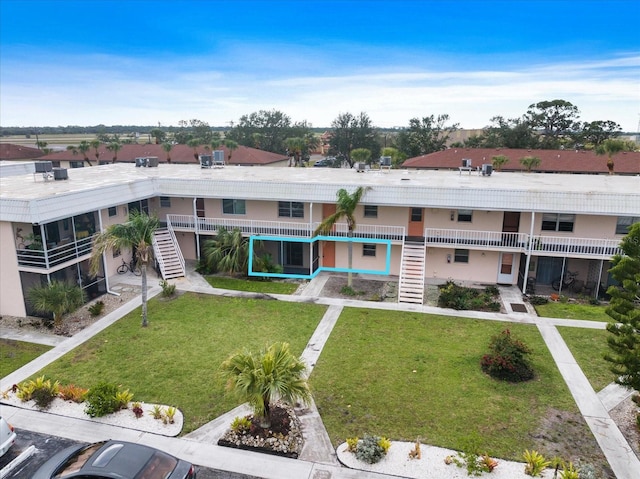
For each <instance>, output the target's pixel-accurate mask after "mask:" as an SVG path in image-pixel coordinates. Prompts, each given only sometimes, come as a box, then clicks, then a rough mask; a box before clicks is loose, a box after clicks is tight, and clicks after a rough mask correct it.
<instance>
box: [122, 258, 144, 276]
mask: <svg viewBox="0 0 640 479" xmlns="http://www.w3.org/2000/svg"><path fill="white" fill-rule="evenodd" d="M116 271H117V272H118V274H125V273H127V272H129V271H131V272H132V273H133V274H135V275H136V276H140V275H141V274H142V270H141V269H140V266H138V264H137V263H136V261H135V260H134V259H133V258H131V261H129V262H128V263H127V262H126V261H125V260H124V258H122V264H121V265H120V266H118V267H117V268H116Z"/></svg>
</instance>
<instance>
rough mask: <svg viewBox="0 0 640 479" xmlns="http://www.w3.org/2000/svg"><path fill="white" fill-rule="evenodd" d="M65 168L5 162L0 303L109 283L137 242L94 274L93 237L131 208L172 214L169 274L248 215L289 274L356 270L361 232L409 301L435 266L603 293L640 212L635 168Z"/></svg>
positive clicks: (372, 257)
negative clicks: (621, 171)
mask: <svg viewBox="0 0 640 479" xmlns="http://www.w3.org/2000/svg"><path fill="white" fill-rule="evenodd" d="M65 176H66V178H67V179H60V180H55V179H48V180H45V179H44V178H42V177H40V176H38V175H33V174H27V175H25V174H21V175H16V176H11V177H3V176H2V175H0V241H1V243H2V245H3V247H2V250H1V252H0V265H1V268H0V314H7V315H15V316H24V315H25V314H27V313H28V312H29V308H28V305H27V304H26V302H25V297H26V294H27V291H28V290H29V289H30V288H31V287H32V286H33V285H35V284H41V283H42V282H46V281H49V280H51V279H56V278H57V279H65V280H68V281H74V282H77V283H78V284H80V285H81V286H82V287H83V288H85V289H86V291H87V293H88V295H89V296H90V297H91V296H95V295H98V294H102V293H104V292H106V291H108V290H109V278H110V277H111V276H113V275H114V274H115V271H116V268H117V267H118V266H119V265H120V264H121V263H122V261H123V260H127V261H128V260H129V259H130V257H131V253H130V252H124V251H123V252H120V251H111V252H107V253H106V254H105V255H104V258H103V267H102V271H101V272H100V274H99V275H98V276H97V277H96V278H92V277H90V276H89V275H88V260H89V258H90V255H91V241H92V237H93V235H94V234H95V233H96V232H98V231H100V230H103V229H104V228H106V227H107V226H109V225H110V224H113V223H117V222H124V221H126V219H127V216H128V213H129V211H131V210H132V209H139V210H143V211H146V212H149V213H153V214H156V215H157V216H158V217H159V218H160V220H161V222H162V223H163V226H164V225H166V230H164V231H163V232H161V233H160V235H159V239H158V243H157V244H156V245H155V247H156V251H157V256H158V258H159V263H160V265H159V266H160V269H161V271H163V274H169V273H168V271H169V270H170V269H171V266H170V265H171V263H173V262H177V263H179V264H183V263H184V259H185V258H186V259H194V260H195V259H198V258H199V257H200V252H201V250H202V244H203V241H205V240H207V239H210V238H212V236H213V235H215V234H216V232H217V231H218V230H219V228H221V227H225V228H227V229H232V228H239V229H241V231H242V232H243V234H244V235H245V236H247V237H249V238H251V244H252V247H254V248H255V250H256V251H260V252H269V253H271V255H272V257H273V259H274V260H275V262H277V263H278V264H280V265H282V266H283V268H284V273H283V275H284V276H292V277H298V278H310V277H313V276H314V275H315V274H317V273H318V272H320V271H323V270H325V271H347V265H348V261H347V250H348V243H349V242H351V243H352V246H353V252H354V253H353V270H354V271H357V272H365V273H370V274H381V275H391V276H397V277H398V278H399V301H404V302H415V303H421V302H422V301H423V296H422V294H423V291H424V281H425V278H435V279H439V280H442V281H445V280H447V279H454V280H460V281H474V282H481V283H487V284H496V283H499V284H512V285H515V284H517V285H519V286H520V287H521V288H523V289H524V288H526V287H527V282H528V283H529V284H531V283H532V282H533V281H535V282H536V283H537V285H545V284H550V283H551V282H552V281H553V280H554V279H556V277H559V276H562V275H563V274H564V272H566V271H567V270H570V271H578V278H579V279H580V280H581V281H583V284H584V286H586V287H588V288H587V289H586V291H587V293H588V294H597V290H598V289H600V285H606V284H607V283H608V275H607V270H608V262H609V260H610V259H611V257H612V255H614V254H616V253H618V252H619V249H618V244H619V241H620V239H621V238H622V236H623V235H624V234H625V232H626V229H627V227H628V226H629V225H630V224H632V223H633V222H636V221H638V220H639V218H638V217H640V177H636V176H608V175H607V176H598V175H580V176H579V177H577V176H575V175H561V174H553V175H549V174H546V175H543V174H535V173H530V174H527V173H515V172H514V173H500V172H494V173H493V174H492V175H486V176H482V175H479V174H478V173H477V172H475V171H427V170H391V171H389V170H381V171H367V172H365V173H358V172H357V171H356V170H355V169H333V168H321V169H320V168H287V169H283V168H272V167H261V168H243V167H239V166H231V167H230V166H227V167H224V168H200V167H199V166H197V165H178V164H161V165H159V166H158V167H152V168H146V167H136V166H135V165H134V164H109V165H102V166H94V167H90V168H89V167H87V168H78V169H72V170H69V171H68V172H67V175H62V177H65ZM358 186H365V187H369V190H368V191H367V193H366V195H365V196H364V198H363V200H362V202H361V204H360V206H359V207H358V209H357V211H356V219H357V227H356V230H355V234H354V237H353V238H348V237H347V229H346V225H345V224H338V225H336V228H335V230H334V231H333V232H332V233H331V234H330V235H328V236H322V237H318V236H315V235H314V231H315V230H316V227H317V225H318V224H319V223H320V222H321V221H322V219H323V218H324V217H326V216H327V215H329V214H331V213H332V212H333V211H335V201H336V192H337V191H338V190H339V189H340V188H344V189H346V190H347V191H349V192H351V191H353V190H355V188H357V187H358ZM160 236H162V238H160ZM167 245H168V246H167ZM178 269H180V268H178ZM177 274H180V273H179V272H178V273H177Z"/></svg>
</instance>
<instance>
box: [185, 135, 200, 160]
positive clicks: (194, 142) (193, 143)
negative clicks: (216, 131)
mask: <svg viewBox="0 0 640 479" xmlns="http://www.w3.org/2000/svg"><path fill="white" fill-rule="evenodd" d="M201 144H202V141H201V140H200V138H192V139H190V140H189V141H187V146H189V147H191V148H193V157H194V158H195V159H196V161H198V147H199V146H200V145H201Z"/></svg>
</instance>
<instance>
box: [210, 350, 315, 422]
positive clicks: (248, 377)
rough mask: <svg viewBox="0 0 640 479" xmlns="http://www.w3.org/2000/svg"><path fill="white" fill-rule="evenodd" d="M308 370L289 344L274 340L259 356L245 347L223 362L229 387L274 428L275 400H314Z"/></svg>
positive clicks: (293, 401) (255, 413) (256, 414)
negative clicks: (308, 380) (292, 351)
mask: <svg viewBox="0 0 640 479" xmlns="http://www.w3.org/2000/svg"><path fill="white" fill-rule="evenodd" d="M306 370H307V367H306V365H305V363H304V361H302V360H301V359H299V358H297V357H296V356H294V355H293V354H292V353H291V351H290V349H289V344H288V343H274V344H272V345H271V346H269V347H266V348H264V349H262V350H261V351H260V352H259V353H258V354H257V355H255V354H253V353H251V352H250V351H248V350H246V349H245V350H244V351H242V352H240V353H236V354H233V355H231V356H230V357H229V358H228V359H227V360H226V361H224V362H223V363H222V365H221V371H222V375H223V377H224V378H226V379H227V390H229V391H233V392H235V393H236V394H237V395H238V396H239V397H240V398H241V400H243V401H246V402H248V403H249V404H250V405H251V407H252V408H253V412H254V415H255V416H256V417H258V418H260V427H263V428H268V427H271V405H272V403H273V402H275V401H277V400H282V401H284V402H287V403H289V404H293V403H295V402H296V401H302V402H304V403H306V404H308V403H309V402H310V401H311V392H310V391H309V386H308V385H307V380H306Z"/></svg>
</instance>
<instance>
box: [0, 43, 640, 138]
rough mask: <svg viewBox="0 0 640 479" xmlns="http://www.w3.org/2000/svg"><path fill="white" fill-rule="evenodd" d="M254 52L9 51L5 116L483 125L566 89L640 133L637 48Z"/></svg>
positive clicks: (57, 120) (589, 111)
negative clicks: (437, 55) (501, 59)
mask: <svg viewBox="0 0 640 479" xmlns="http://www.w3.org/2000/svg"><path fill="white" fill-rule="evenodd" d="M247 51H248V50H247V49H244V50H243V51H242V52H240V50H239V49H236V50H231V51H230V52H228V53H227V55H226V56H225V57H221V58H196V57H194V58H187V59H184V60H181V59H166V58H163V59H161V60H158V59H157V58H148V59H132V58H126V57H124V58H118V57H107V56H91V57H74V58H56V59H55V60H53V61H51V62H48V61H45V60H43V59H42V58H38V59H36V61H35V62H34V63H31V64H30V63H27V62H26V61H25V60H23V59H24V58H28V57H24V56H23V57H22V59H21V60H19V61H17V60H11V59H8V60H5V61H3V69H2V70H3V72H2V73H1V75H2V90H1V91H0V95H1V102H0V118H1V119H2V125H3V126H13V125H24V126H27V125H67V124H80V125H94V124H98V123H104V124H149V125H151V124H157V123H158V122H161V123H162V124H165V125H168V124H174V125H175V124H177V122H178V121H179V120H181V119H190V118H198V119H201V120H204V121H207V122H208V123H209V124H211V125H226V124H228V123H229V122H230V121H237V120H238V118H239V117H240V116H241V115H243V114H247V113H251V112H253V111H257V110H260V109H277V110H281V111H283V112H285V113H287V114H288V115H289V116H291V117H292V119H294V120H296V121H300V120H308V121H309V122H311V123H312V124H313V125H315V126H329V124H330V123H331V121H332V120H333V119H334V118H335V117H336V116H337V115H338V114H339V113H341V112H346V111H350V112H352V113H358V112H360V111H366V112H367V113H368V114H369V115H370V116H371V118H372V119H373V121H374V123H375V124H377V125H378V126H383V127H391V126H401V125H406V124H407V123H408V121H409V119H410V118H413V117H421V116H427V115H431V114H434V115H438V114H442V113H447V114H449V116H450V118H451V122H455V123H460V124H461V126H462V127H464V128H480V127H483V126H485V125H487V124H488V123H489V119H490V118H491V117H493V116H495V115H502V116H504V117H506V118H513V117H519V116H521V115H522V114H523V113H524V112H525V111H526V109H527V106H528V105H529V104H531V103H535V102H538V101H542V100H552V99H559V98H560V99H564V100H568V101H571V102H572V103H573V104H574V105H576V106H578V107H579V108H580V110H581V112H582V115H581V119H582V120H584V121H592V120H613V121H616V122H618V123H620V124H621V125H622V127H623V129H625V130H635V129H636V127H637V122H638V113H639V112H640V91H639V86H638V77H639V76H640V73H639V72H640V57H639V56H638V55H637V54H629V55H627V56H619V57H615V58H610V59H605V60H598V61H587V62H584V63H578V62H567V63H551V64H546V65H532V66H527V67H521V68H517V67H512V68H504V69H498V68H495V69H486V70H482V69H475V70H472V71H465V70H456V69H453V68H450V69H446V70H443V69H435V68H431V69H427V68H418V67H417V66H415V65H410V66H399V65H397V64H396V65H391V64H389V63H382V62H381V64H380V65H378V66H376V65H374V64H371V65H369V66H368V67H367V68H366V69H364V68H363V67H362V66H354V67H351V68H349V67H346V66H343V67H341V68H327V64H328V63H325V62H329V61H330V60H327V59H326V58H325V57H324V56H323V55H319V56H317V57H310V55H311V52H312V50H311V49H309V50H307V51H304V50H299V51H297V52H295V54H292V55H291V56H287V54H288V53H289V52H288V51H286V49H283V50H282V55H281V57H280V58H279V59H278V60H277V61H275V60H273V56H268V55H266V54H265V55H264V56H261V55H260V54H259V53H260V52H253V53H251V55H249V54H248V53H247ZM234 57H235V62H233V61H232V59H234ZM422 64H426V63H422ZM265 65H269V67H268V68H267V67H265V68H261V67H262V66H265Z"/></svg>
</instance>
